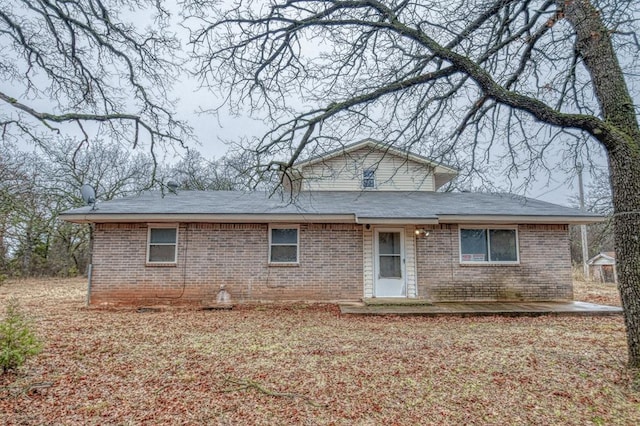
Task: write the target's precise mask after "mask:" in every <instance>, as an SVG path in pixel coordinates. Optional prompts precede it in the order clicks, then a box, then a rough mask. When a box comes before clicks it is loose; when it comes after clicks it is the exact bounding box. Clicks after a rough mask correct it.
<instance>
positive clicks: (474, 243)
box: [460, 227, 520, 264]
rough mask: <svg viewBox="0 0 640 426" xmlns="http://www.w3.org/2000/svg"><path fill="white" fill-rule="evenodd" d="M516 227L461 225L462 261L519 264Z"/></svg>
mask: <svg viewBox="0 0 640 426" xmlns="http://www.w3.org/2000/svg"><path fill="white" fill-rule="evenodd" d="M519 261H520V255H519V250H518V229H517V228H516V227H508V228H507V227H504V228H503V227H486V228H485V227H482V228H480V227H460V262H461V263H478V264H487V263H488V264H517V263H519Z"/></svg>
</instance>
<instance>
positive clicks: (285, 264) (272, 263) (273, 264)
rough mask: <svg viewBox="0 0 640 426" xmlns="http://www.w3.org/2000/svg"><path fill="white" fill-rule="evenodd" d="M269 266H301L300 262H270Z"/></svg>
mask: <svg viewBox="0 0 640 426" xmlns="http://www.w3.org/2000/svg"><path fill="white" fill-rule="evenodd" d="M268 266H269V267H272V266H273V267H276V268H280V267H282V268H297V267H299V266H300V264H299V263H298V262H269V263H268Z"/></svg>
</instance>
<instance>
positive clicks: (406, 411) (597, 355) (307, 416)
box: [0, 279, 640, 425]
mask: <svg viewBox="0 0 640 426" xmlns="http://www.w3.org/2000/svg"><path fill="white" fill-rule="evenodd" d="M85 286H86V285H85V282H84V281H83V280H79V279H73V280H30V281H11V282H8V283H5V284H4V285H3V286H1V287H0V302H1V303H3V304H4V303H5V302H6V300H7V299H8V298H9V297H10V296H11V295H15V296H17V297H18V299H19V301H20V303H21V305H22V306H23V307H24V309H25V311H27V312H29V313H30V315H31V316H32V317H33V319H34V321H35V324H36V326H37V330H38V333H39V334H40V336H41V337H42V339H43V341H44V342H45V347H44V350H43V352H42V353H41V354H40V355H39V356H37V357H36V358H33V359H31V360H30V361H28V362H27V364H26V365H25V366H24V367H23V368H22V369H21V370H20V371H18V372H17V373H15V374H12V375H5V376H2V377H0V416H3V417H2V418H1V419H0V423H3V424H65V425H73V424H82V425H91V424H96V425H97V424H154V425H155V424H194V425H196V424H338V425H340V424H345V425H347V424H349V425H351V424H385V425H394V424H398V425H405V424H406V425H412V424H434V425H435V424H437V425H446V424H479V425H480V424H482V425H485V424H544V425H548V424H575V425H585V424H638V423H640V409H639V407H640V405H639V404H640V395H639V394H638V393H635V392H634V391H632V390H631V388H630V377H629V374H628V372H627V370H626V369H625V368H624V363H625V358H626V346H625V334H624V324H623V320H622V317H621V316H614V317H551V316H549V317H537V318H503V317H477V318H455V317H440V318H406V317H402V318H400V317H393V316H389V317H382V318H380V317H341V316H340V314H339V311H338V309H337V308H336V307H335V306H331V305H322V306H315V305H311V306H310V305H303V304H292V305H287V306H259V307H236V308H234V309H233V310H231V311H199V310H189V309H164V310H160V311H153V310H148V311H140V312H139V311H137V310H136V309H135V308H130V309H117V310H115V309H114V310H98V309H87V308H85V307H84V295H85ZM585 286H586V287H585ZM585 286H581V285H576V299H579V300H585V301H591V302H598V300H601V299H602V300H611V301H612V303H615V295H614V293H615V287H612V288H613V289H612V290H611V288H609V287H606V286H605V287H602V289H601V290H598V292H597V293H598V294H594V295H593V296H594V297H595V296H597V297H599V298H601V299H598V300H590V299H589V297H591V296H589V291H586V292H585V291H584V290H583V288H582V287H585V288H586V289H587V290H588V289H589V288H590V287H589V285H587V284H585ZM607 291H609V293H611V294H610V295H608V296H606V294H607ZM582 296H584V297H582ZM603 298H604V299H603ZM607 298H608V299H607Z"/></svg>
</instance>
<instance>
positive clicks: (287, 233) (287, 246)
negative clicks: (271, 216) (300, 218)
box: [269, 227, 299, 263]
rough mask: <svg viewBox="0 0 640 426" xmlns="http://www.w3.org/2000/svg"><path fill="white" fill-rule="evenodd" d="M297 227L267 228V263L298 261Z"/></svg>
mask: <svg viewBox="0 0 640 426" xmlns="http://www.w3.org/2000/svg"><path fill="white" fill-rule="evenodd" d="M298 234H299V233H298V227H270V228H269V263H298V245H299V244H298V243H299V237H298Z"/></svg>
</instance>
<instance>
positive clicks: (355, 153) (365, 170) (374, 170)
mask: <svg viewBox="0 0 640 426" xmlns="http://www.w3.org/2000/svg"><path fill="white" fill-rule="evenodd" d="M296 170H297V174H299V176H301V183H300V184H301V189H302V190H303V191H361V190H365V191H375V190H378V191H436V190H437V189H438V188H440V187H441V186H442V185H444V184H446V183H447V182H449V181H451V180H452V179H453V178H455V177H456V176H457V175H458V171H457V170H456V169H454V168H453V167H451V166H447V165H444V164H440V163H437V162H435V161H432V160H429V159H428V158H425V157H422V156H420V155H417V154H413V153H411V152H409V151H404V150H401V149H397V148H393V147H390V146H388V145H385V144H383V143H381V142H378V141H375V140H373V139H365V140H363V141H360V142H357V143H354V144H351V145H347V146H344V147H342V148H340V149H337V150H334V151H331V152H328V153H325V154H324V155H321V156H317V157H313V158H310V159H307V160H305V161H302V162H300V163H298V164H296Z"/></svg>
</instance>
